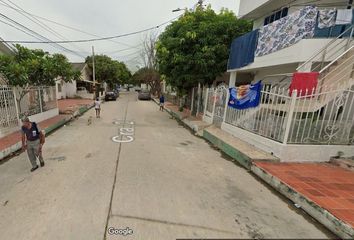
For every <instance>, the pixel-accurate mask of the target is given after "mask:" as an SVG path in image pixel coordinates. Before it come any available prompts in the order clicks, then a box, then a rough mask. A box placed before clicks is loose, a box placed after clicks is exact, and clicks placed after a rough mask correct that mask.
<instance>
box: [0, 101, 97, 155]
mask: <svg viewBox="0 0 354 240" xmlns="http://www.w3.org/2000/svg"><path fill="white" fill-rule="evenodd" d="M92 106H93V102H92V100H87V99H64V100H59V101H58V107H59V112H61V113H66V114H60V115H58V116H55V117H53V118H50V119H47V120H45V121H42V122H39V123H38V124H39V127H40V129H42V130H45V132H46V134H49V133H51V132H52V131H54V130H56V129H57V128H60V127H61V126H63V125H65V124H66V123H67V122H69V121H71V120H72V119H73V118H74V117H77V116H79V115H81V114H83V113H84V112H86V111H88V110H89V109H90V108H91V107H92ZM19 130H20V128H19ZM20 149H21V134H20V131H17V132H14V133H12V134H9V135H7V136H5V137H3V138H0V161H1V160H2V159H4V158H6V157H8V156H10V155H11V154H12V153H14V152H16V151H18V150H20Z"/></svg>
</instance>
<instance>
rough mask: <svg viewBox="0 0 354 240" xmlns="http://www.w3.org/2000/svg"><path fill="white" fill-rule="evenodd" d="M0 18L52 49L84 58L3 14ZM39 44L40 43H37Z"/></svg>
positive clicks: (0, 14)
mask: <svg viewBox="0 0 354 240" xmlns="http://www.w3.org/2000/svg"><path fill="white" fill-rule="evenodd" d="M0 17H2V18H4V19H6V20H7V21H9V22H11V23H13V24H15V25H17V26H19V27H21V28H22V29H25V30H26V31H28V32H30V33H32V34H34V35H36V36H37V37H36V39H39V40H41V41H46V42H47V43H49V44H50V45H52V46H54V47H56V48H58V47H59V48H60V49H61V50H64V51H66V52H70V53H72V54H75V55H76V56H79V57H82V58H84V56H82V55H79V54H77V53H76V52H75V51H72V50H70V49H68V48H66V47H64V46H61V45H60V44H58V43H56V42H54V41H51V40H50V39H48V38H46V37H45V36H43V35H41V34H39V33H37V32H35V31H34V30H32V29H30V28H28V27H26V26H24V25H23V24H21V23H19V22H17V21H15V20H13V19H11V18H9V17H8V16H6V15H4V14H2V13H0ZM0 42H4V43H11V41H5V40H2V41H0ZM39 43H40V42H39Z"/></svg>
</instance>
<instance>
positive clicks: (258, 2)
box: [237, 0, 272, 17]
mask: <svg viewBox="0 0 354 240" xmlns="http://www.w3.org/2000/svg"><path fill="white" fill-rule="evenodd" d="M239 1H240V4H239V9H238V13H237V16H238V17H242V16H244V15H246V14H248V13H250V12H252V11H253V10H255V9H257V8H259V7H260V6H262V5H263V4H265V3H267V2H271V1H272V0H252V1H249V0H239Z"/></svg>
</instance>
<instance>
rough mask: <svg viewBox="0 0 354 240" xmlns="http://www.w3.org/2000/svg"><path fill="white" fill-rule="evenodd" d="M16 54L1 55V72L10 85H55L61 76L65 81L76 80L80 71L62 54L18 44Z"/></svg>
mask: <svg viewBox="0 0 354 240" xmlns="http://www.w3.org/2000/svg"><path fill="white" fill-rule="evenodd" d="M16 48H17V51H16V54H15V55H14V56H6V55H1V56H0V72H1V73H2V74H3V75H4V76H5V77H6V78H7V79H8V80H9V85H12V86H17V87H26V86H40V85H46V86H53V85H55V80H56V79H57V78H58V77H61V78H62V79H63V80H64V81H66V82H68V81H72V80H76V79H78V78H79V77H80V72H79V71H76V70H74V69H73V67H72V66H71V64H70V63H69V62H68V59H67V58H66V57H65V56H64V55H62V54H53V55H51V54H49V53H47V52H44V51H43V50H40V49H36V50H32V49H28V48H26V47H23V46H20V45H17V46H16Z"/></svg>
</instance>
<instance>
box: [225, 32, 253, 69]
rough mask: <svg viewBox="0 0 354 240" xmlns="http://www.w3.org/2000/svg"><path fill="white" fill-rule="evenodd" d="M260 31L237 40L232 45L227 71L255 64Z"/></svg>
mask: <svg viewBox="0 0 354 240" xmlns="http://www.w3.org/2000/svg"><path fill="white" fill-rule="evenodd" d="M258 31H259V30H258V29H256V30H254V31H252V32H249V33H247V34H245V35H243V36H241V37H238V38H236V39H235V40H234V41H233V42H232V45H231V51H230V57H229V62H228V67H227V69H228V70H230V69H236V68H241V67H244V66H247V65H248V64H250V63H253V62H254V54H255V51H256V45H257V40H258Z"/></svg>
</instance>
